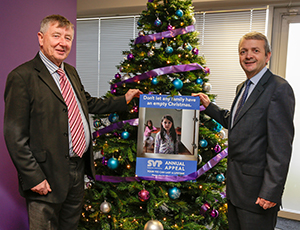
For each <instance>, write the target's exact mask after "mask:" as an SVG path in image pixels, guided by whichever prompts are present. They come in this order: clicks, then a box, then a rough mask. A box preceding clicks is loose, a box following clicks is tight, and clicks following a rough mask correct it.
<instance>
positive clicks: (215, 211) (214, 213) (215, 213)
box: [210, 209, 219, 218]
mask: <svg viewBox="0 0 300 230" xmlns="http://www.w3.org/2000/svg"><path fill="white" fill-rule="evenodd" d="M210 215H211V216H212V217H213V218H217V217H218V216H219V212H218V210H216V209H213V210H212V211H211V213H210Z"/></svg>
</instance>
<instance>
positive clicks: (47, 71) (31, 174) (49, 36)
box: [4, 15, 142, 230]
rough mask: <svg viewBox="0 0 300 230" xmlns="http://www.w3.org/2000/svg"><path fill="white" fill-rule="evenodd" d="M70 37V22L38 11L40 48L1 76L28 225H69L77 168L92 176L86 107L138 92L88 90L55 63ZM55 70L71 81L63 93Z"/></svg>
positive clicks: (103, 108) (74, 215)
mask: <svg viewBox="0 0 300 230" xmlns="http://www.w3.org/2000/svg"><path fill="white" fill-rule="evenodd" d="M73 36H74V26H73V25H72V23H71V22H70V21H69V20H67V19H66V18H64V17H62V16H60V15H51V16H48V17H46V18H44V19H43V20H42V22H41V28H40V32H39V33H38V40H39V44H40V52H39V53H38V54H37V55H36V57H35V58H34V59H32V60H31V61H29V62H26V63H24V64H23V65H21V66H19V67H17V68H16V69H14V70H13V71H12V72H11V73H10V74H9V75H8V78H7V83H6V88H5V96H4V97H5V115H4V136H5V141H6V145H7V148H8V151H9V153H10V155H11V158H12V160H13V163H14V165H15V166H16V169H17V171H18V177H19V191H20V194H21V195H22V196H24V197H25V198H26V202H27V208H28V214H29V225H30V229H38V230H42V229H49V230H50V229H63V230H67V229H70V230H71V229H72V230H74V229H77V225H78V222H79V218H80V214H81V207H82V198H83V192H84V174H87V175H89V176H91V177H94V176H95V168H94V159H93V149H92V141H91V139H92V138H91V132H90V127H89V122H88V114H89V113H93V114H96V113H110V112H115V111H124V110H126V109H127V103H129V102H130V101H131V99H132V98H133V97H135V96H137V97H138V96H139V94H141V93H142V92H141V91H139V90H137V89H131V90H129V91H128V92H127V93H126V94H125V96H120V97H112V98H109V99H105V100H102V99H99V98H93V97H91V96H90V94H89V93H87V92H85V91H84V87H83V85H82V84H81V81H80V78H79V76H78V73H77V71H76V69H75V68H74V67H72V66H70V65H68V64H67V63H64V62H63V61H64V60H65V59H66V58H67V56H68V54H69V53H70V50H71V46H72V40H73ZM62 76H64V80H65V82H70V83H71V85H70V84H69V87H66V88H68V91H67V93H63V92H66V90H65V88H64V87H62V85H61V84H62V79H63V78H62ZM63 88H64V89H63ZM69 96H70V97H69ZM67 98H71V99H70V100H69V99H67ZM71 107H72V108H71ZM70 111H74V112H72V114H71V113H70ZM74 114H76V115H77V116H76V119H74V120H75V121H74V120H72V121H71V119H73V118H74V117H75V115H74ZM73 115H74V116H73ZM74 124H76V126H73V125H74ZM79 136H80V138H79ZM79 140H80V141H81V142H79ZM78 143H80V144H78Z"/></svg>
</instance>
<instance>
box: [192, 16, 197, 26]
mask: <svg viewBox="0 0 300 230" xmlns="http://www.w3.org/2000/svg"><path fill="white" fill-rule="evenodd" d="M195 24H196V18H195V17H192V25H195Z"/></svg>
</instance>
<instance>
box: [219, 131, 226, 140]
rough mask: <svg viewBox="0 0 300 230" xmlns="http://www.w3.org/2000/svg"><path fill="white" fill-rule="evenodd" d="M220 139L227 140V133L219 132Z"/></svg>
mask: <svg viewBox="0 0 300 230" xmlns="http://www.w3.org/2000/svg"><path fill="white" fill-rule="evenodd" d="M219 137H220V138H221V139H225V137H226V133H225V131H224V130H223V129H222V130H221V131H220V132H219Z"/></svg>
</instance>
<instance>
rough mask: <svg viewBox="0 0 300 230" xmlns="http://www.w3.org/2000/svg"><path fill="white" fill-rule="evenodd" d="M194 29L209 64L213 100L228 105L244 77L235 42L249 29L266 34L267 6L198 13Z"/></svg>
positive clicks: (223, 106) (201, 52)
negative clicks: (243, 9) (265, 7)
mask: <svg viewBox="0 0 300 230" xmlns="http://www.w3.org/2000/svg"><path fill="white" fill-rule="evenodd" d="M195 18H196V30H197V31H199V32H200V35H199V39H200V47H199V48H200V49H199V50H200V55H203V56H204V57H205V60H206V66H207V67H209V68H210V75H209V82H210V84H211V85H212V89H211V91H210V93H211V94H216V95H217V97H216V103H217V105H218V106H220V107H221V108H226V109H230V106H231V104H232V101H233V99H234V97H235V92H236V86H237V85H238V84H239V83H241V82H242V81H244V80H246V75H245V73H244V71H243V70H242V68H241V67H240V64H239V55H238V43H239V40H240V38H241V37H242V36H243V35H244V34H246V33H247V32H250V31H259V32H262V33H264V34H265V24H266V23H265V22H266V9H261V10H245V11H237V12H216V13H204V12H203V13H198V14H196V15H195Z"/></svg>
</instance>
